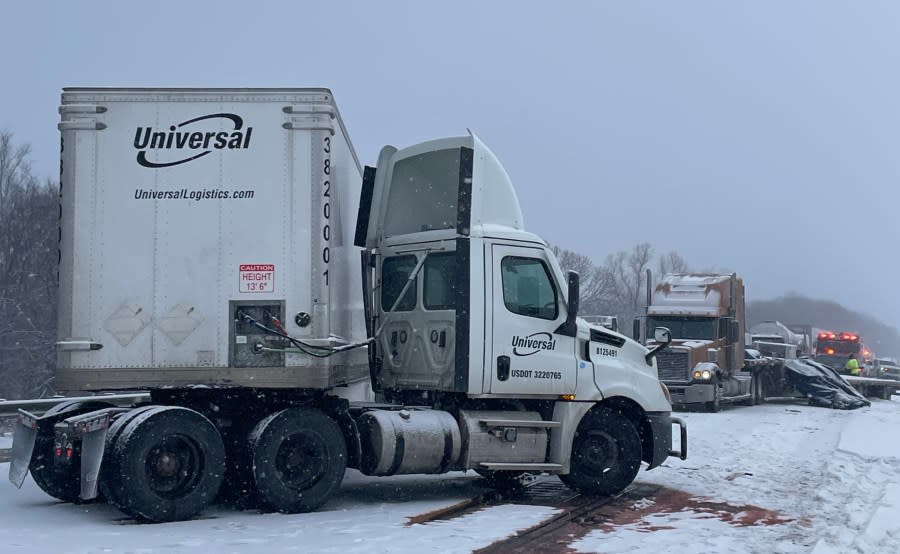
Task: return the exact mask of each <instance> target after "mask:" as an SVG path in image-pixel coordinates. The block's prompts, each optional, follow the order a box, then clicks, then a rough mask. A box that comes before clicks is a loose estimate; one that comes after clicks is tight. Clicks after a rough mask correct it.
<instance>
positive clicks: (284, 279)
mask: <svg viewBox="0 0 900 554" xmlns="http://www.w3.org/2000/svg"><path fill="white" fill-rule="evenodd" d="M60 111H61V114H62V123H61V124H60V129H61V130H62V135H63V141H62V145H63V149H62V204H61V241H60V260H61V262H60V283H61V294H60V304H61V309H60V312H61V314H60V320H59V330H60V333H59V336H60V342H59V351H60V356H59V371H58V379H59V385H60V387H61V388H65V389H68V390H71V391H101V390H104V391H105V390H115V389H132V390H133V389H145V390H148V391H149V393H150V402H149V403H148V404H146V405H141V406H137V407H133V408H121V407H114V406H108V405H105V404H104V403H103V402H102V399H98V400H97V401H90V402H84V401H74V402H68V403H63V404H60V405H58V406H57V407H55V408H54V409H52V410H50V411H48V412H47V413H45V414H44V415H43V416H41V417H35V416H33V415H32V414H29V413H28V412H25V411H20V413H19V421H18V424H17V427H16V434H15V439H14V446H13V456H12V458H13V460H12V463H11V465H10V480H11V481H13V483H15V484H16V485H19V486H20V485H21V483H22V481H23V480H24V478H25V476H26V474H27V473H28V471H31V473H32V475H33V476H34V479H35V481H36V482H37V483H38V485H39V486H41V488H43V489H44V490H45V491H46V492H48V493H49V494H51V495H52V496H55V497H57V498H60V499H62V500H67V501H88V500H91V499H94V498H96V497H97V496H98V491H99V492H102V496H103V497H105V498H106V499H107V500H108V501H110V502H111V503H113V504H114V505H116V506H118V507H119V508H121V509H122V510H123V511H124V512H126V513H128V514H130V515H132V516H134V517H137V518H140V519H144V520H149V521H170V520H178V519H185V518H189V517H191V516H193V515H194V514H196V513H197V512H199V511H200V510H202V509H203V508H204V507H205V506H206V505H208V504H209V503H210V502H212V501H213V499H214V498H215V497H216V495H217V494H226V495H230V496H233V497H238V498H240V499H242V500H243V501H245V502H250V501H253V502H258V503H259V504H261V505H263V506H265V507H268V508H270V509H275V510H279V511H283V512H299V511H307V510H313V509H315V508H317V507H318V506H320V505H322V504H323V503H324V502H325V501H326V500H327V499H328V498H329V496H330V495H331V494H332V493H333V492H334V490H335V489H336V488H337V487H338V486H339V485H340V483H341V479H342V478H343V474H344V470H345V468H347V467H353V468H358V469H359V470H361V471H362V472H364V473H366V474H369V475H396V474H404V473H443V472H446V471H453V470H468V469H474V470H476V471H478V472H480V473H482V474H483V475H485V476H486V477H488V478H489V479H490V480H491V482H492V483H495V484H497V485H498V486H502V485H504V484H509V483H511V482H513V481H515V479H517V478H518V477H519V476H521V475H522V474H524V473H529V472H547V473H553V474H558V475H559V476H560V478H561V479H563V480H564V481H565V482H566V483H567V484H569V485H570V486H572V487H574V488H576V489H578V490H581V491H583V492H585V493H588V494H614V493H617V492H619V491H621V490H622V489H624V488H625V487H626V486H627V485H628V484H630V483H631V481H632V480H633V479H634V477H635V475H636V474H637V471H638V469H639V467H640V464H641V462H642V461H644V462H647V463H648V465H649V468H653V467H656V466H658V465H659V464H660V463H662V462H663V461H664V460H665V459H666V458H667V457H668V456H670V455H678V456H680V457H681V458H682V459H684V457H685V456H686V453H687V431H686V427H685V425H684V423H683V422H681V421H680V420H678V419H676V418H672V417H671V413H670V412H671V404H670V399H669V397H668V391H667V389H666V387H665V386H664V385H662V384H661V383H660V382H659V380H658V378H657V369H656V361H655V355H656V353H657V352H659V351H660V350H661V349H662V348H665V346H666V344H668V341H669V337H668V333H667V331H666V330H665V329H659V330H658V332H657V337H658V339H659V340H660V341H661V343H662V344H661V345H660V346H659V347H657V348H655V349H653V350H648V349H647V348H645V347H644V346H642V345H640V344H639V343H637V342H634V341H632V340H629V339H627V338H625V337H624V336H622V335H620V334H618V333H615V332H613V331H610V330H608V329H604V328H602V327H599V326H592V325H590V324H588V323H587V322H585V321H584V320H581V319H578V318H577V317H576V314H577V312H578V294H579V292H578V291H579V281H578V276H577V274H575V273H571V272H570V273H569V274H568V275H565V274H563V272H562V271H561V269H560V268H559V265H558V264H557V262H556V259H555V258H554V256H553V253H552V251H551V250H550V249H549V248H548V247H547V245H546V243H545V242H544V241H543V240H541V239H540V238H539V237H537V236H535V235H533V234H531V233H529V232H527V231H525V229H524V225H523V218H522V213H521V210H520V208H519V203H518V199H517V197H516V193H515V190H514V189H513V186H512V183H511V181H510V179H509V177H508V176H507V174H506V172H505V171H504V169H503V167H502V166H501V165H500V163H499V161H498V160H497V159H496V158H495V157H494V155H493V154H492V153H491V151H490V150H489V149H488V148H487V147H486V146H485V145H484V144H483V143H482V142H481V141H479V140H478V139H477V138H476V137H475V136H472V135H469V136H464V137H456V138H450V139H442V140H438V141H431V142H426V143H422V144H419V145H415V146H412V147H409V148H406V149H403V150H397V149H396V148H393V147H385V148H384V149H383V150H382V152H381V154H380V156H379V159H378V164H377V167H367V168H366V169H365V171H364V172H361V171H360V167H359V164H358V163H357V161H356V156H355V154H354V152H353V149H352V146H351V145H350V141H349V139H348V138H347V134H346V131H345V129H344V125H343V123H342V122H341V119H340V116H339V114H338V111H337V107H336V105H335V104H334V100H333V98H332V95H331V93H330V92H329V91H327V90H324V89H294V90H269V89H265V90H262V89H259V90H258V89H227V90H226V89H203V90H197V89H189V90H185V89H115V90H112V89H66V90H65V91H64V93H63V103H62V107H61V109H60ZM373 389H374V390H375V391H377V393H378V397H377V398H378V400H379V402H377V403H376V402H373V401H372V394H371V393H372V390H373ZM673 424H677V425H679V427H680V435H681V437H680V438H681V442H680V446H679V447H678V448H676V449H673V447H672V444H673V440H672V425H673ZM223 483H224V485H223Z"/></svg>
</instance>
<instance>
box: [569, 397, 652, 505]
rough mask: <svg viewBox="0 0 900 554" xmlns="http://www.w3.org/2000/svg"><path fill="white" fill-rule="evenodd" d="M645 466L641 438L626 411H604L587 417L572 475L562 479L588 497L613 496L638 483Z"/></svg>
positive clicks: (581, 426)
mask: <svg viewBox="0 0 900 554" xmlns="http://www.w3.org/2000/svg"><path fill="white" fill-rule="evenodd" d="M640 467H641V438H640V435H638V430H637V428H636V427H635V426H634V423H632V421H631V420H630V419H629V418H628V417H627V416H626V415H625V414H623V413H622V412H620V411H618V410H615V409H609V408H601V409H599V410H596V411H593V412H589V413H588V414H587V415H585V416H584V419H582V421H581V423H580V424H579V425H578V430H577V431H576V432H575V439H574V441H573V443H572V459H571V462H570V467H569V473H568V474H566V475H560V476H559V478H560V480H562V482H563V483H565V484H566V485H567V486H569V487H570V488H572V489H574V490H577V491H579V492H581V493H584V494H590V495H598V496H612V495H615V494H618V493H620V492H622V491H623V490H625V488H626V487H627V486H628V485H630V484H631V482H632V481H634V478H635V477H636V476H637V473H638V470H639V469H640Z"/></svg>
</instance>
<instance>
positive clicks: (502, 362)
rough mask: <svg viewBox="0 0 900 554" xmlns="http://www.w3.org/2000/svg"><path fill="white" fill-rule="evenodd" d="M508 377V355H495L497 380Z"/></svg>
mask: <svg viewBox="0 0 900 554" xmlns="http://www.w3.org/2000/svg"><path fill="white" fill-rule="evenodd" d="M507 379H509V356H498V357H497V380H498V381H506V380H507Z"/></svg>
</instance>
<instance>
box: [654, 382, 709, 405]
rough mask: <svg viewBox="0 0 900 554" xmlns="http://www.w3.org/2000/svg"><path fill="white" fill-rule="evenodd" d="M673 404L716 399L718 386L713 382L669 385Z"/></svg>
mask: <svg viewBox="0 0 900 554" xmlns="http://www.w3.org/2000/svg"><path fill="white" fill-rule="evenodd" d="M666 386H667V387H668V388H669V394H671V395H672V404H700V403H703V402H712V401H713V400H715V399H716V386H715V385H714V384H713V383H694V384H692V385H669V384H668V383H667V384H666Z"/></svg>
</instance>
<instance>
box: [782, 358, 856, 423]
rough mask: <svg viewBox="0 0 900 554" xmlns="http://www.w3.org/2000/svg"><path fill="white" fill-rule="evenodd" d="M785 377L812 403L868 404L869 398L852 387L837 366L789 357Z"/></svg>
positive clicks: (828, 405)
mask: <svg viewBox="0 0 900 554" xmlns="http://www.w3.org/2000/svg"><path fill="white" fill-rule="evenodd" d="M784 365H785V368H786V369H787V370H788V371H786V372H785V378H786V379H787V380H788V381H789V382H790V383H791V384H792V385H793V386H794V388H796V389H797V390H798V391H799V392H800V393H801V394H803V395H804V396H806V398H808V399H809V403H810V405H812V406H822V407H825V408H834V409H836V410H855V409H857V408H862V407H863V406H869V405H870V402H869V401H868V400H866V397H865V396H863V395H862V394H860V393H859V392H858V391H857V390H856V389H854V388H853V387H851V386H850V385H849V384H848V383H847V381H844V378H843V377H841V374H840V373H838V372H837V371H836V370H835V369H834V368H832V367H829V366H827V365H823V364H820V363H818V362H814V361H812V360H809V359H805V358H804V359H799V360H786V361H785V363H784Z"/></svg>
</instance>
